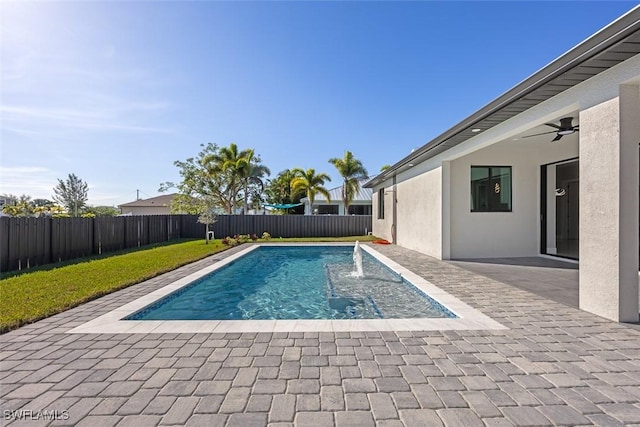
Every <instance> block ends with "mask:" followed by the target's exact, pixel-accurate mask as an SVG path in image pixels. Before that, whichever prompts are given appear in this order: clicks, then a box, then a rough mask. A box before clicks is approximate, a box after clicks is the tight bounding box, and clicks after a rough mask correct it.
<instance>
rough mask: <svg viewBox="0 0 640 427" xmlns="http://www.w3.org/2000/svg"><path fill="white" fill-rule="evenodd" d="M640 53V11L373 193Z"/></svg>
mask: <svg viewBox="0 0 640 427" xmlns="http://www.w3.org/2000/svg"><path fill="white" fill-rule="evenodd" d="M638 53H640V6H636V7H635V8H634V9H632V10H630V11H629V12H627V13H626V14H625V15H623V16H621V17H620V18H618V19H617V20H615V21H614V22H612V23H611V24H609V25H608V26H606V27H605V28H603V29H602V30H600V31H598V32H597V33H595V34H594V35H593V36H591V37H589V38H588V39H586V40H585V41H584V42H582V43H580V44H579V45H577V46H576V47H574V48H573V49H571V50H570V51H568V52H567V53H565V54H564V55H562V56H560V57H559V58H557V59H555V60H554V61H552V62H551V63H549V64H548V65H546V66H545V67H543V68H542V69H541V70H539V71H537V72H536V73H534V74H533V75H531V76H530V77H528V78H527V79H525V80H524V81H522V82H521V83H519V84H517V85H516V86H515V87H513V88H512V89H510V90H508V91H507V92H506V93H504V94H503V95H501V96H500V97H498V98H496V99H495V100H493V101H492V102H490V103H489V104H487V105H486V106H484V107H483V108H481V109H480V110H478V111H477V112H475V113H474V114H472V115H471V116H469V117H467V118H466V119H464V120H463V121H461V122H460V123H458V124H457V125H455V126H453V127H452V128H451V129H449V130H447V131H445V132H444V133H442V134H440V135H439V136H437V137H435V138H434V139H433V140H431V141H429V142H428V143H426V144H425V145H423V146H422V147H420V148H418V149H416V150H414V151H412V152H411V154H409V155H408V156H406V157H404V158H403V159H402V160H400V161H399V162H397V163H395V164H394V165H393V166H391V167H390V168H388V169H386V170H385V171H384V172H382V173H380V174H379V175H378V176H376V177H375V178H374V179H372V180H370V181H369V182H367V183H366V184H365V185H364V186H365V187H368V188H371V187H374V186H376V185H378V184H381V183H382V182H384V181H386V180H388V179H391V178H392V177H393V176H396V175H398V174H399V173H402V172H404V171H405V170H407V169H409V168H411V167H412V166H413V165H415V164H417V163H420V162H423V161H425V160H427V159H429V158H431V157H434V156H436V155H438V154H440V153H442V152H444V151H447V150H448V149H450V148H452V147H455V146H456V145H458V144H461V143H463V142H465V141H467V140H468V139H471V138H473V137H474V136H476V135H477V134H478V132H483V131H486V130H487V129H490V128H492V127H494V126H496V125H498V124H500V123H502V122H504V121H506V120H508V119H510V118H512V117H514V116H516V115H518V114H520V113H522V112H524V111H526V110H528V109H530V108H532V107H534V106H536V105H538V104H540V103H541V102H543V101H546V100H547V99H550V98H552V97H554V96H556V95H558V94H559V93H561V92H564V91H565V90H567V89H569V88H571V87H573V86H576V85H577V84H579V83H582V82H583V81H585V80H588V79H590V78H591V77H593V76H595V75H597V74H599V73H601V72H603V71H606V70H608V69H609V68H611V67H613V66H615V65H617V64H619V63H621V62H624V61H626V60H627V59H629V58H631V57H633V56H635V55H637V54H638Z"/></svg>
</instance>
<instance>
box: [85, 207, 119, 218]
mask: <svg viewBox="0 0 640 427" xmlns="http://www.w3.org/2000/svg"><path fill="white" fill-rule="evenodd" d="M85 211H86V213H90V214H93V215H94V216H118V215H120V211H119V210H118V209H117V208H114V207H113V206H89V207H87V208H86V209H85Z"/></svg>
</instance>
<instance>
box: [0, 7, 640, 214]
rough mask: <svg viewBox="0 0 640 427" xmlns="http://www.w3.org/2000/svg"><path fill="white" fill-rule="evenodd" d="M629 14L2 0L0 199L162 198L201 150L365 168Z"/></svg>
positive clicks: (396, 154) (282, 165)
mask: <svg viewBox="0 0 640 427" xmlns="http://www.w3.org/2000/svg"><path fill="white" fill-rule="evenodd" d="M636 4H637V2H622V1H607V2H578V1H572V2H551V1H549V2H546V1H545V2H204V1H203V2H150V1H149V2H2V3H0V8H1V10H0V36H1V41H2V43H1V46H0V49H1V57H0V61H1V62H0V69H1V71H0V73H1V91H2V92H1V95H2V97H1V99H0V114H1V116H0V119H1V130H0V138H1V152H0V155H1V158H0V168H1V169H0V172H1V175H0V193H12V194H28V195H30V196H32V197H34V198H51V195H52V194H53V190H52V189H53V187H54V186H55V185H56V183H57V179H58V178H66V176H67V175H68V174H69V173H75V174H76V175H78V176H79V177H80V178H82V179H83V180H85V181H86V182H87V183H88V184H89V203H90V204H96V205H117V204H120V203H125V202H128V201H132V200H135V197H136V190H137V189H139V190H140V191H141V197H143V198H146V197H151V196H155V195H157V194H158V193H157V190H158V187H159V184H160V183H162V182H165V181H177V180H178V179H179V175H178V171H177V169H176V168H175V166H174V165H173V162H174V161H175V160H184V159H186V158H188V157H192V156H195V155H196V154H197V153H198V152H199V150H200V144H206V143H208V142H214V143H217V144H218V145H220V146H226V145H228V144H230V143H231V142H235V143H237V144H238V146H239V147H240V148H241V149H244V148H254V149H255V150H256V152H257V153H258V154H260V156H261V157H262V160H263V164H265V165H266V166H268V167H269V168H270V169H271V171H272V176H275V175H276V174H277V173H278V172H279V171H281V170H283V169H286V168H294V167H301V168H305V169H306V168H311V167H312V168H315V169H316V171H319V172H326V173H328V174H329V175H330V176H331V177H332V178H333V180H332V182H330V183H328V185H327V186H328V187H329V188H332V187H335V186H338V185H339V184H340V177H339V175H338V174H337V172H336V171H335V168H334V167H333V166H332V165H331V164H329V163H328V159H329V158H331V157H342V156H343V154H344V152H345V150H350V151H352V152H353V153H354V155H355V156H356V157H357V158H359V159H361V160H362V161H363V163H364V165H365V167H367V169H368V170H369V173H370V174H375V173H377V172H378V171H379V169H380V167H381V166H383V165H385V164H393V163H395V162H396V161H398V160H400V159H401V158H402V157H404V156H405V155H407V154H408V153H409V152H410V151H411V150H412V149H413V148H417V147H419V146H422V145H423V144H425V143H426V142H428V141H429V140H431V139H432V138H433V137H435V136H437V135H439V134H440V133H442V132H444V131H445V130H447V129H448V128H450V127H451V126H453V125H455V124H456V123H458V122H459V121H461V120H463V119H464V118H466V117H467V116H468V115H470V114H472V113H473V112H475V111H476V110H477V109H479V108H480V107H482V106H484V105H485V104H487V103H489V102H490V101H491V100H493V99H495V98H496V97H498V96H499V95H501V94H502V93H503V92H505V91H507V90H508V89H510V88H511V87H513V86H514V85H516V84H517V83H518V82H520V81H522V80H523V79H525V78H526V77H528V76H529V75H531V74H533V73H534V72H535V71H537V70H538V69H540V68H542V67H543V66H544V65H546V64H547V63H549V62H550V61H552V60H553V59H555V58H556V57H558V56H560V55H561V54H563V53H564V52H566V51H567V50H569V49H571V48H572V47H573V46H575V45H576V44H578V43H580V42H581V41H583V40H584V39H585V38H587V37H589V36H590V35H591V34H593V33H595V32H596V31H598V30H599V29H601V28H603V27H604V26H606V25H607V24H608V23H610V22H611V21H613V20H615V19H616V18H617V17H619V16H621V15H622V14H624V13H625V12H627V11H628V10H630V9H632V8H633V7H634V6H635V5H636Z"/></svg>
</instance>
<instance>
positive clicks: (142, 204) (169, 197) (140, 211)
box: [118, 193, 176, 215]
mask: <svg viewBox="0 0 640 427" xmlns="http://www.w3.org/2000/svg"><path fill="white" fill-rule="evenodd" d="M175 196H176V194H175V193H174V194H164V195H162V196H157V197H151V198H150V199H144V200H136V201H135V202H129V203H125V204H123V205H119V206H118V207H119V208H120V213H121V214H122V215H169V214H170V213H171V202H172V201H173V198H174V197H175Z"/></svg>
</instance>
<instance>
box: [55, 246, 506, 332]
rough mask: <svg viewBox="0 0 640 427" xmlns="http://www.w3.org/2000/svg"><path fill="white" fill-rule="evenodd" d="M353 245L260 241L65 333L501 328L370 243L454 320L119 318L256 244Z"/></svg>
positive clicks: (375, 253)
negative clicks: (453, 316) (444, 308)
mask: <svg viewBox="0 0 640 427" xmlns="http://www.w3.org/2000/svg"><path fill="white" fill-rule="evenodd" d="M353 245H354V243H260V244H255V245H251V246H249V247H248V248H246V249H244V250H241V251H239V252H237V253H235V254H232V255H230V256H227V257H226V258H224V259H222V260H220V261H218V262H216V263H214V264H212V265H210V266H207V267H205V268H203V269H201V270H199V271H196V272H194V273H192V274H189V275H187V276H185V277H183V278H181V279H178V280H176V281H175V282H173V283H171V284H169V285H166V286H164V287H162V288H160V289H157V290H155V291H153V292H150V293H149V294H147V295H144V296H142V297H140V298H138V299H136V300H134V301H131V302H129V303H127V304H125V305H123V306H121V307H119V308H117V309H115V310H112V311H110V312H108V313H106V314H104V315H102V316H99V317H97V318H95V319H93V320H90V321H88V322H86V323H83V324H82V325H79V326H77V327H75V328H73V329H71V330H68V331H66V333H71V334H85V333H106V334H115V333H127V334H132V333H145V334H146V333H233V332H240V333H242V332H350V331H398V330H402V331H417V330H421V331H430V330H439V331H442V330H504V329H508V328H507V327H505V326H503V325H501V324H500V323H498V322H496V321H495V320H493V319H491V318H490V317H489V316H487V315H485V314H483V313H481V312H480V311H478V310H476V309H474V308H472V307H470V306H469V305H467V304H466V303H464V302H462V301H461V300H459V299H458V298H456V297H454V296H452V295H451V294H449V293H447V292H445V291H443V290H442V289H440V288H438V287H437V286H435V285H434V284H432V283H431V282H429V281H428V280H426V279H424V278H423V277H421V276H419V275H417V274H415V273H413V272H411V271H410V270H409V269H407V268H406V267H403V266H402V265H400V264H398V263H397V262H395V261H393V260H391V259H390V258H388V257H386V256H384V255H382V254H381V253H379V252H378V251H376V250H375V249H373V248H372V247H371V246H369V245H366V244H361V245H360V248H361V249H362V250H364V251H366V252H367V253H369V254H370V255H371V256H373V257H374V258H376V259H377V260H379V261H380V262H382V263H383V264H385V265H386V266H387V267H389V268H391V269H392V270H394V271H395V272H396V273H398V274H400V275H401V276H402V277H404V278H405V279H406V280H408V281H409V282H411V283H412V284H413V285H414V286H415V287H417V288H418V289H420V290H422V291H423V292H425V293H426V294H427V295H429V296H430V297H431V298H432V299H434V300H436V301H437V302H438V303H440V304H442V305H443V306H444V307H446V308H447V309H448V310H450V311H451V312H453V313H454V314H455V315H456V316H458V317H457V318H411V319H339V320H312V319H298V320H122V319H123V318H125V317H127V316H129V315H131V314H133V313H135V312H136V311H139V310H141V309H143V308H145V307H147V306H148V305H150V304H152V303H154V302H156V301H157V300H159V299H160V298H162V297H164V296H166V295H168V294H170V293H172V292H174V291H176V290H178V289H180V288H182V287H184V286H187V285H188V284H190V283H191V282H193V281H194V280H197V279H199V278H200V277H202V276H204V275H206V274H209V273H211V272H212V271H215V270H217V269H219V268H222V267H224V266H225V265H227V264H229V263H231V262H233V261H235V260H237V259H238V258H240V257H242V256H244V255H246V254H248V253H249V252H251V251H254V250H256V249H258V248H259V247H261V246H353Z"/></svg>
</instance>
